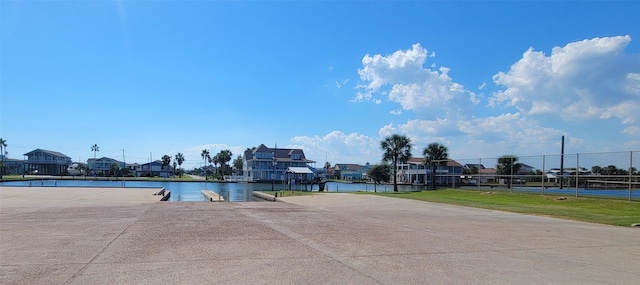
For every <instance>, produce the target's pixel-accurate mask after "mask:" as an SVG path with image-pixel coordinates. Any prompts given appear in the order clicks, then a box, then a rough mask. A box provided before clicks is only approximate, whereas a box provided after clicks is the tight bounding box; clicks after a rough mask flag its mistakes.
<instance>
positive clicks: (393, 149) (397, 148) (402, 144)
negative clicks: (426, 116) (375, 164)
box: [380, 134, 411, 192]
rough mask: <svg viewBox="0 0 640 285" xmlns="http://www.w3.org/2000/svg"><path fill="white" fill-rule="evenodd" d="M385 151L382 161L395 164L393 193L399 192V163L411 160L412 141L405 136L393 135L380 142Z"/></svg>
mask: <svg viewBox="0 0 640 285" xmlns="http://www.w3.org/2000/svg"><path fill="white" fill-rule="evenodd" d="M380 148H382V150H383V151H384V154H383V155H382V161H385V162H390V163H392V164H393V191H394V192H398V183H397V176H398V175H397V173H398V162H401V163H405V162H407V161H408V160H409V159H410V158H411V140H410V139H409V138H408V137H406V136H403V135H399V134H393V135H391V136H388V137H386V138H385V139H384V140H383V141H381V142H380Z"/></svg>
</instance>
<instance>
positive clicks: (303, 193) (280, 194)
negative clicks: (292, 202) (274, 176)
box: [260, 190, 321, 197]
mask: <svg viewBox="0 0 640 285" xmlns="http://www.w3.org/2000/svg"><path fill="white" fill-rule="evenodd" d="M260 192H262V193H265V194H269V195H272V196H275V195H276V193H278V197H294V196H308V195H316V194H321V193H318V192H311V191H293V192H291V191H289V190H279V191H260Z"/></svg>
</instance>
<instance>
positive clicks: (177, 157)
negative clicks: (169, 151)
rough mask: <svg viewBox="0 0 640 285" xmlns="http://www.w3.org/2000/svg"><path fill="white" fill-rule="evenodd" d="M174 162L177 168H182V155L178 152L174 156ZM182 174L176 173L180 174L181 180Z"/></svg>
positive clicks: (180, 172)
mask: <svg viewBox="0 0 640 285" xmlns="http://www.w3.org/2000/svg"><path fill="white" fill-rule="evenodd" d="M174 161H175V162H177V163H178V167H180V168H182V163H183V162H184V154H182V153H180V152H179V153H178V154H176V157H175V160H174ZM182 172H183V171H178V173H179V174H180V177H181V178H182Z"/></svg>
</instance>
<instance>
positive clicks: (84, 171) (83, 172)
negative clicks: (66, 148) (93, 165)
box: [78, 163, 90, 177]
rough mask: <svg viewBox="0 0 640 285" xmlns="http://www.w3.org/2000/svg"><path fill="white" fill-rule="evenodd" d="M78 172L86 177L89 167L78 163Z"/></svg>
mask: <svg viewBox="0 0 640 285" xmlns="http://www.w3.org/2000/svg"><path fill="white" fill-rule="evenodd" d="M78 170H80V173H82V174H84V177H87V173H89V171H90V169H89V166H88V165H86V164H84V163H78Z"/></svg>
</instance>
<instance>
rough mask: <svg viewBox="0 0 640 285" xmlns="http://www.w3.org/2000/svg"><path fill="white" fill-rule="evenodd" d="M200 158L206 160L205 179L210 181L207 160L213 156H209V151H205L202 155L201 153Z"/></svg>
mask: <svg viewBox="0 0 640 285" xmlns="http://www.w3.org/2000/svg"><path fill="white" fill-rule="evenodd" d="M200 156H201V157H202V160H204V173H205V174H204V175H205V179H207V180H208V179H209V175H208V174H207V170H206V169H207V159H209V158H210V157H211V156H209V150H206V149H203V150H202V153H200Z"/></svg>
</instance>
